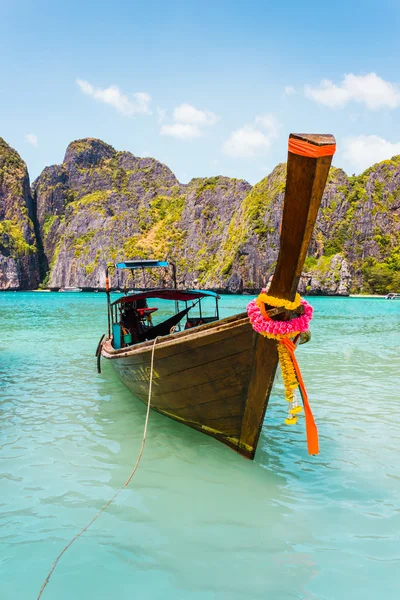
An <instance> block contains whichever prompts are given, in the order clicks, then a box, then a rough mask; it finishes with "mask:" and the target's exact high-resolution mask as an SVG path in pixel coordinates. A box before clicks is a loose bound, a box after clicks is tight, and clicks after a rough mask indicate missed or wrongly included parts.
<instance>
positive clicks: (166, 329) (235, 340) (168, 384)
mask: <svg viewBox="0 0 400 600" xmlns="http://www.w3.org/2000/svg"><path fill="white" fill-rule="evenodd" d="M334 150H335V139H334V137H333V136H331V135H314V134H310V135H307V134H291V135H290V138H289V153H288V163H287V181H286V191H285V200H284V208H283V217H282V226H281V241H280V250H279V256H278V260H277V264H276V269H275V273H274V276H273V278H272V281H271V283H270V287H269V290H268V294H270V295H272V296H274V297H276V298H279V299H282V300H286V301H290V302H292V301H293V300H294V298H295V295H296V290H297V286H298V283H299V279H300V275H301V272H302V268H303V265H304V261H305V258H306V255H307V249H308V246H309V243H310V239H311V235H312V232H313V228H314V225H315V221H316V218H317V213H318V209H319V206H320V203H321V199H322V195H323V192H324V188H325V184H326V180H327V177H328V173H329V168H330V165H331V161H332V155H333V153H334ZM169 266H170V264H169V263H168V262H166V261H156V260H141V261H140V260H132V261H125V262H122V263H118V264H116V265H111V266H109V267H107V271H106V292H107V304H108V335H107V336H106V337H105V339H104V341H103V338H104V336H103V338H102V339H101V340H100V342H99V345H98V347H97V351H96V356H97V360H98V369H99V371H100V357H101V356H103V357H104V358H106V359H108V360H110V362H111V364H112V366H113V367H114V369H115V371H116V372H117V374H118V376H119V377H120V379H121V381H122V382H123V383H124V384H125V385H126V386H127V388H128V389H129V390H130V391H131V392H132V393H133V394H134V395H135V396H136V397H137V398H139V399H140V400H142V401H143V402H145V403H147V401H148V393H149V378H150V370H151V369H150V365H151V356H152V350H153V341H152V340H154V339H155V338H156V337H158V338H159V339H158V340H157V344H156V347H155V354H154V378H153V384H152V396H151V407H152V408H153V409H155V410H156V411H158V412H160V413H162V414H164V415H166V416H168V417H171V418H172V419H175V420H176V421H179V422H181V423H184V424H185V425H188V426H190V427H193V428H194V429H197V430H199V431H201V432H203V433H205V434H206V435H209V436H212V437H214V438H216V439H218V440H219V441H221V442H223V443H224V444H226V445H228V446H230V447H231V448H233V449H234V450H236V451H237V452H238V453H240V454H242V455H243V456H246V457H247V458H250V459H253V458H254V455H255V451H256V448H257V444H258V439H259V436H260V432H261V427H262V424H263V421H264V415H265V412H266V409H267V405H268V400H269V396H270V393H271V388H272V384H273V381H274V377H275V372H276V368H277V365H278V350H277V348H278V345H277V344H278V342H277V340H276V339H270V338H268V337H264V336H262V335H260V334H258V333H256V332H255V331H254V329H253V328H252V326H251V324H250V321H249V318H248V315H247V313H241V314H238V315H234V316H231V317H227V318H225V319H220V318H219V310H218V299H219V296H218V294H216V293H214V292H209V291H204V290H180V289H177V288H176V276H175V269H173V279H174V283H175V287H174V288H170V289H152V290H148V289H146V290H137V291H136V292H133V293H132V294H129V295H128V294H126V295H124V296H121V297H120V298H118V299H117V300H115V301H113V302H111V291H110V283H109V270H110V269H111V268H117V269H128V270H130V271H131V272H132V275H133V273H134V272H135V270H136V269H147V268H169ZM172 266H173V265H172ZM207 298H208V299H209V300H208V302H210V299H211V301H212V300H214V302H215V304H214V306H215V311H214V312H213V314H211V315H210V314H207V316H206V314H205V310H204V308H202V303H203V302H204V301H205V300H206V299H207ZM150 299H152V300H151V302H149V301H150ZM154 299H155V302H154V301H153V300H154ZM159 299H161V300H163V301H166V300H170V301H171V302H172V310H171V313H172V316H171V315H170V316H168V317H167V318H165V317H164V319H163V320H161V322H158V323H155V324H154V323H153V317H154V313H155V314H156V315H157V313H156V311H157V310H158V307H157V306H156V304H157V301H158V300H159ZM165 306H166V304H165V303H164V302H163V303H162V308H163V310H165ZM264 306H265V309H266V311H267V312H268V314H270V315H272V316H271V317H270V318H272V319H273V318H274V316H277V315H279V314H282V312H285V309H283V308H276V309H273V308H272V307H270V306H268V305H264ZM296 314H297V315H298V314H301V313H299V312H297V313H296V311H291V310H290V311H289V310H288V311H286V313H285V316H286V318H289V319H290V318H293V317H295V316H296ZM278 318H279V316H278Z"/></svg>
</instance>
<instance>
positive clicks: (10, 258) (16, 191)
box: [0, 138, 39, 290]
mask: <svg viewBox="0 0 400 600" xmlns="http://www.w3.org/2000/svg"><path fill="white" fill-rule="evenodd" d="M34 220H35V207H34V205H33V200H32V195H31V190H30V186H29V176H28V171H27V168H26V165H25V163H24V162H23V161H22V159H21V157H20V156H19V154H18V153H17V152H16V151H15V150H13V148H11V147H10V146H9V145H8V144H6V142H5V141H4V140H3V139H2V138H0V289H3V290H4V289H6V290H7V289H26V288H28V289H29V288H34V287H36V286H37V285H38V283H39V260H38V246H37V241H36V236H35V228H34Z"/></svg>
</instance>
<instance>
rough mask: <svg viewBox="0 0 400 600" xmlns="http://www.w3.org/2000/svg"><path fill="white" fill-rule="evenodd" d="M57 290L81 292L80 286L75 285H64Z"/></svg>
mask: <svg viewBox="0 0 400 600" xmlns="http://www.w3.org/2000/svg"><path fill="white" fill-rule="evenodd" d="M58 291H59V292H81V291H82V290H81V288H77V287H65V288H60V289H59V290H58Z"/></svg>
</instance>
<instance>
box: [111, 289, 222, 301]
mask: <svg viewBox="0 0 400 600" xmlns="http://www.w3.org/2000/svg"><path fill="white" fill-rule="evenodd" d="M206 297H212V298H216V299H218V298H219V295H218V294H216V293H215V292H210V291H208V290H176V289H166V288H161V289H153V290H146V291H142V290H138V291H134V292H131V293H130V294H129V296H122V297H121V298H118V300H115V301H114V302H113V303H112V304H129V303H130V302H136V301H137V300H144V299H145V298H160V299H162V300H182V301H183V302H187V301H189V300H196V299H197V298H206Z"/></svg>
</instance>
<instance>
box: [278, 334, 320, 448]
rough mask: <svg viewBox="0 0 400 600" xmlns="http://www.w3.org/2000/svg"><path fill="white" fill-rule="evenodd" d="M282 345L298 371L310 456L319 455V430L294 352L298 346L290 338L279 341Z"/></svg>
mask: <svg viewBox="0 0 400 600" xmlns="http://www.w3.org/2000/svg"><path fill="white" fill-rule="evenodd" d="M279 341H280V343H281V344H284V345H285V346H286V348H287V349H288V352H289V354H290V358H291V359H292V362H293V366H294V370H295V371H296V376H297V381H298V382H299V387H300V392H301V397H302V399H303V406H304V416H305V419H306V434H307V447H308V454H318V453H319V442H318V429H317V426H316V424H315V421H314V416H313V414H312V411H311V407H310V403H309V402H308V396H307V392H306V388H305V385H304V381H303V378H302V376H301V372H300V367H299V363H298V362H297V359H296V357H295V355H294V351H295V350H296V345H295V344H294V343H293V342H292V340H290V339H288V338H283V339H281V340H279Z"/></svg>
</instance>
